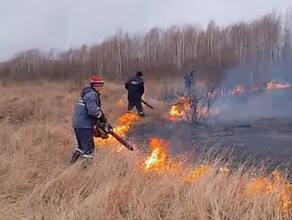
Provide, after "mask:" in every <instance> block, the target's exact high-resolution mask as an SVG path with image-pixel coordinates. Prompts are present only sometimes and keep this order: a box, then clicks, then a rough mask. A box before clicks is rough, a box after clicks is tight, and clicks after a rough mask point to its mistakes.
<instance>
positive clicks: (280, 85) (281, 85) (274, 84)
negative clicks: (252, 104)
mask: <svg viewBox="0 0 292 220" xmlns="http://www.w3.org/2000/svg"><path fill="white" fill-rule="evenodd" d="M287 88H290V84H289V83H277V82H275V81H272V82H269V83H268V84H267V87H266V89H268V90H272V89H287Z"/></svg>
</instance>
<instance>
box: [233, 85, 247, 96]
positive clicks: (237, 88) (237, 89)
mask: <svg viewBox="0 0 292 220" xmlns="http://www.w3.org/2000/svg"><path fill="white" fill-rule="evenodd" d="M230 93H231V95H243V94H244V93H245V87H244V86H241V85H238V86H235V87H234V88H233V89H232V90H231V92H230Z"/></svg>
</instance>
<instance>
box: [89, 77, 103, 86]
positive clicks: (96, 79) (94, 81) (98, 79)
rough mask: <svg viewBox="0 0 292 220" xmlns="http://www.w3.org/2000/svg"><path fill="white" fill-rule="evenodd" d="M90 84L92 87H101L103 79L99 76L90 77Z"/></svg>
mask: <svg viewBox="0 0 292 220" xmlns="http://www.w3.org/2000/svg"><path fill="white" fill-rule="evenodd" d="M90 82H91V84H92V85H94V86H100V87H102V86H103V84H104V82H103V79H102V77H101V76H92V77H91V81H90Z"/></svg>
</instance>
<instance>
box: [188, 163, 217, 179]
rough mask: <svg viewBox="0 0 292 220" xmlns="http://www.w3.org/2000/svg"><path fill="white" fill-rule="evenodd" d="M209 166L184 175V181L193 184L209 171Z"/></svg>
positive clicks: (203, 166)
mask: <svg viewBox="0 0 292 220" xmlns="http://www.w3.org/2000/svg"><path fill="white" fill-rule="evenodd" d="M211 168H212V167H211V166H209V165H202V166H200V167H198V168H196V169H195V170H193V171H192V172H191V173H190V174H188V175H186V176H185V177H184V180H185V181H187V182H193V181H196V180H198V179H199V178H200V177H202V176H203V175H204V174H206V173H207V172H208V171H210V170H211Z"/></svg>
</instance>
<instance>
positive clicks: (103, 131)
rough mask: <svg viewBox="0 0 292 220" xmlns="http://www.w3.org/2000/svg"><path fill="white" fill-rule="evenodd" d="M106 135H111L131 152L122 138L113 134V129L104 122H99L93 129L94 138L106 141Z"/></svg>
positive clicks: (131, 148)
mask: <svg viewBox="0 0 292 220" xmlns="http://www.w3.org/2000/svg"><path fill="white" fill-rule="evenodd" d="M108 134H110V135H112V136H113V137H114V138H115V139H116V140H117V141H118V142H120V143H121V144H122V145H124V146H125V147H126V148H128V149H129V150H130V151H133V150H134V148H133V147H132V146H131V145H130V144H129V143H128V142H126V141H125V140H124V139H123V138H122V137H120V136H119V135H118V134H117V133H115V132H114V130H113V127H112V126H111V125H110V124H108V123H105V122H100V123H98V125H97V126H96V127H95V128H94V136H95V137H98V138H102V139H107V138H108Z"/></svg>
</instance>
